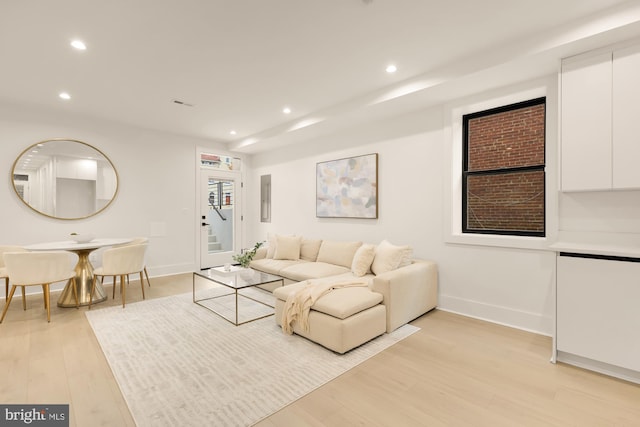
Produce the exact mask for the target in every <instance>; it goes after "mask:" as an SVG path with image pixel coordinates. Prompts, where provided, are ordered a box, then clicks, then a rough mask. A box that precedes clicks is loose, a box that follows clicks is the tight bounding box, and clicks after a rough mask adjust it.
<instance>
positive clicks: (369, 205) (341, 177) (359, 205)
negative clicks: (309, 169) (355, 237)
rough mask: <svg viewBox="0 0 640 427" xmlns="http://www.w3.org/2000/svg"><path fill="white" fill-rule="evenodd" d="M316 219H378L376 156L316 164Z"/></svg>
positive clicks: (370, 155)
mask: <svg viewBox="0 0 640 427" xmlns="http://www.w3.org/2000/svg"><path fill="white" fill-rule="evenodd" d="M316 217H318V218H378V153H374V154H366V155H364V156H357V157H349V158H346V159H339V160H331V161H328V162H320V163H317V164H316Z"/></svg>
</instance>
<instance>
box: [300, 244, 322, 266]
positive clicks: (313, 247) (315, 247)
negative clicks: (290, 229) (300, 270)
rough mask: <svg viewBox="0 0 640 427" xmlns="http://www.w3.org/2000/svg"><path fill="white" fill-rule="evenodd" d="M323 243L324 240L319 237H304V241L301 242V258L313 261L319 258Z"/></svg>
mask: <svg viewBox="0 0 640 427" xmlns="http://www.w3.org/2000/svg"><path fill="white" fill-rule="evenodd" d="M321 243H322V240H319V239H318V240H315V239H302V243H301V244H300V259H303V260H305V261H311V262H313V261H315V260H316V259H318V252H320V244H321Z"/></svg>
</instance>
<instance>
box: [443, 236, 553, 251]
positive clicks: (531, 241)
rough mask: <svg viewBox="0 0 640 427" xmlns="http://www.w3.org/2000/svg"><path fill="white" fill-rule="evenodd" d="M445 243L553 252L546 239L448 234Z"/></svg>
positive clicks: (549, 240) (547, 238) (548, 240)
mask: <svg viewBox="0 0 640 427" xmlns="http://www.w3.org/2000/svg"><path fill="white" fill-rule="evenodd" d="M444 241H445V243H451V244H456V245H473V246H491V247H498V248H513V249H528V250H539V251H553V249H550V248H549V245H550V242H553V240H551V239H550V238H549V236H546V237H527V236H498V235H487V234H462V233H458V234H449V235H448V236H445V239H444Z"/></svg>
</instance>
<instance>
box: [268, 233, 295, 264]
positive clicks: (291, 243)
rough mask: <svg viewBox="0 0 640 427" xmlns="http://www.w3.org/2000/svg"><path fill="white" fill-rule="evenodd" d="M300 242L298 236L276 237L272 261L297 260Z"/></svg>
mask: <svg viewBox="0 0 640 427" xmlns="http://www.w3.org/2000/svg"><path fill="white" fill-rule="evenodd" d="M301 241H302V237H300V236H276V251H275V253H274V254H273V259H288V260H293V261H297V260H299V259H300V242H301Z"/></svg>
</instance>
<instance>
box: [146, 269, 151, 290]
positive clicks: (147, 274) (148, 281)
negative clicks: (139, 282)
mask: <svg viewBox="0 0 640 427" xmlns="http://www.w3.org/2000/svg"><path fill="white" fill-rule="evenodd" d="M144 275H145V276H147V283H148V284H149V287H151V281H150V280H149V273H147V267H146V266H145V267H144Z"/></svg>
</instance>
